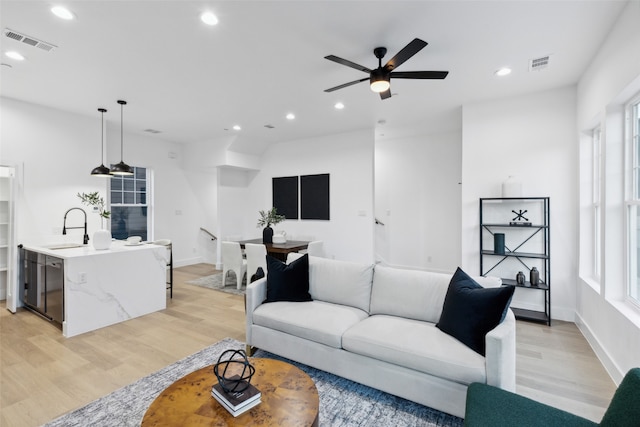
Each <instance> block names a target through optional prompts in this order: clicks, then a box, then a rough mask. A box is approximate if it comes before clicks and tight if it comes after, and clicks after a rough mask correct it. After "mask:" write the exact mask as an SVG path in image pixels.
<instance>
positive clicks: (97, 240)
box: [93, 229, 111, 251]
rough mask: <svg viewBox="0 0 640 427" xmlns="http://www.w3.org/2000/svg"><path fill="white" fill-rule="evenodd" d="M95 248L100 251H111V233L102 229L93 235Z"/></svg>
mask: <svg viewBox="0 0 640 427" xmlns="http://www.w3.org/2000/svg"><path fill="white" fill-rule="evenodd" d="M93 247H94V248H95V249H96V250H99V251H100V250H104V249H109V247H111V232H110V231H109V230H104V229H102V230H98V231H96V232H95V233H93Z"/></svg>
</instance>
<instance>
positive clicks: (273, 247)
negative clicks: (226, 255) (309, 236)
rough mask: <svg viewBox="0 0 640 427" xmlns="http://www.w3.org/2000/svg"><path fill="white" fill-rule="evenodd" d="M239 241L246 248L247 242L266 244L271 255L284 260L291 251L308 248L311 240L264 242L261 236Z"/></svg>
mask: <svg viewBox="0 0 640 427" xmlns="http://www.w3.org/2000/svg"><path fill="white" fill-rule="evenodd" d="M238 243H240V247H241V248H242V249H244V245H245V244H247V243H255V244H264V245H265V247H266V248H267V254H268V255H271V256H272V257H274V258H277V259H279V260H280V261H283V262H285V261H286V260H287V254H289V253H290V252H299V251H302V250H305V249H307V246H309V242H307V241H304V240H287V241H286V242H284V243H262V239H261V238H258V239H250V240H241V241H240V242H238Z"/></svg>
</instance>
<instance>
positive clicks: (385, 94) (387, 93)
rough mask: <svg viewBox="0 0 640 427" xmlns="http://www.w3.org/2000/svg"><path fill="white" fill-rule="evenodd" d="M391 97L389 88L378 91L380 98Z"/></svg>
mask: <svg viewBox="0 0 640 427" xmlns="http://www.w3.org/2000/svg"><path fill="white" fill-rule="evenodd" d="M387 98H391V88H389V89H387V90H385V91H384V92H380V99H387Z"/></svg>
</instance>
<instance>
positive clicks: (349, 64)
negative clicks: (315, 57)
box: [324, 55, 371, 73]
mask: <svg viewBox="0 0 640 427" xmlns="http://www.w3.org/2000/svg"><path fill="white" fill-rule="evenodd" d="M324 59H328V60H329V61H333V62H337V63H338V64H342V65H346V66H347V67H351V68H355V69H356V70H360V71H364V72H365V73H370V72H371V70H370V69H369V68H367V67H365V66H363V65H359V64H356V63H355V62H351V61H348V60H346V59H342V58H338V57H337V56H335V55H329V56H325V57H324Z"/></svg>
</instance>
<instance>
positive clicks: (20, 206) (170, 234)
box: [0, 98, 204, 265]
mask: <svg viewBox="0 0 640 427" xmlns="http://www.w3.org/2000/svg"><path fill="white" fill-rule="evenodd" d="M0 102H1V104H0V105H1V109H2V133H1V136H2V151H1V153H2V159H1V162H2V163H5V164H10V165H16V166H18V167H19V170H20V174H19V176H18V178H17V181H18V196H17V204H16V227H17V228H16V234H17V243H25V242H31V243H46V242H55V241H61V240H63V239H64V238H66V239H68V240H71V241H76V240H77V241H81V240H82V230H70V231H69V234H68V235H67V236H62V224H63V217H64V213H65V212H66V210H67V209H69V208H70V207H74V206H78V207H82V205H81V203H80V201H79V199H78V198H77V197H76V194H77V193H78V192H89V191H99V192H100V194H101V195H103V196H104V197H106V196H107V180H108V178H96V177H92V176H90V175H89V173H90V172H91V169H93V168H94V167H95V166H97V165H98V164H99V162H100V126H101V125H100V116H99V114H98V113H97V111H96V114H95V115H93V116H90V115H87V116H81V115H77V114H70V113H66V112H63V111H59V110H54V109H50V108H46V107H43V106H38V105H34V104H30V103H25V102H21V101H16V100H12V99H7V98H2V99H1V100H0ZM117 108H118V107H117V105H115V102H114V106H113V108H112V109H113V111H117ZM110 114H111V111H109V112H108V113H107V114H105V119H107V125H106V128H107V131H106V135H107V139H106V142H107V154H108V156H107V162H105V164H108V162H112V163H117V162H118V161H119V160H120V121H119V115H117V114H114V115H113V116H115V117H116V118H114V117H113V116H109V115H110ZM125 131H126V110H125ZM124 138H125V139H124V141H125V153H124V160H125V161H126V162H127V163H128V164H131V165H135V166H143V167H147V168H151V169H152V170H153V172H154V178H155V192H154V195H155V237H156V238H169V239H171V240H172V241H173V244H174V247H173V248H174V249H173V250H174V262H175V263H176V264H178V265H180V264H186V263H192V262H196V261H198V260H200V259H201V255H200V254H199V248H198V247H197V246H196V239H197V236H198V230H199V226H200V224H203V222H204V219H203V217H202V216H203V215H202V209H201V208H200V206H199V203H198V197H197V196H198V195H197V194H195V193H194V191H193V190H192V187H191V185H190V184H189V182H188V180H187V178H186V175H185V172H184V171H183V169H182V165H181V153H182V147H181V146H180V145H179V144H175V143H171V142H166V141H163V140H160V139H157V138H151V137H146V136H144V135H139V134H135V133H128V132H125V135H124ZM169 153H173V155H172V157H175V158H170V156H169ZM72 215H73V216H72ZM75 215H77V216H75ZM88 217H89V218H88V229H89V236H91V235H92V234H93V232H94V231H96V230H97V229H99V228H100V220H99V217H98V215H97V214H89V215H88ZM68 221H69V222H70V223H73V224H74V225H75V224H76V223H79V224H80V225H81V224H82V215H81V214H80V213H78V212H73V213H70V214H69V217H68Z"/></svg>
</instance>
